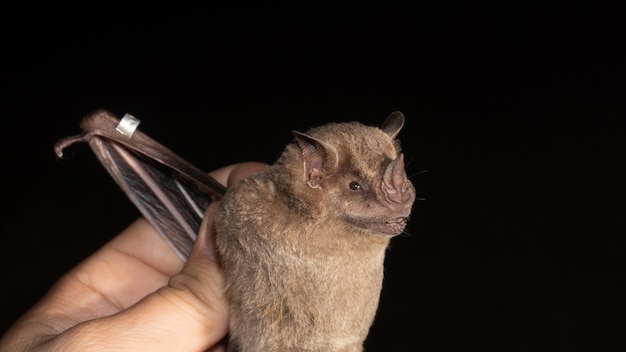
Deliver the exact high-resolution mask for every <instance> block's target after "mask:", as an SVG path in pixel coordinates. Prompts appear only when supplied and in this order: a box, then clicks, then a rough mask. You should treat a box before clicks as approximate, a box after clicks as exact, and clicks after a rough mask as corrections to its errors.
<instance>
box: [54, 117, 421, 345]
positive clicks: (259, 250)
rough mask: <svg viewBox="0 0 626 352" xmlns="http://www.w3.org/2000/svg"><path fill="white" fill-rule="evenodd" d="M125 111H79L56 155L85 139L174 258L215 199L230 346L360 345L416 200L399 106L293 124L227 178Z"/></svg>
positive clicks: (188, 244)
mask: <svg viewBox="0 0 626 352" xmlns="http://www.w3.org/2000/svg"><path fill="white" fill-rule="evenodd" d="M124 119H127V120H126V123H124V122H123V121H124ZM124 119H122V120H120V121H118V120H117V119H116V118H115V117H114V116H113V115H111V114H110V113H109V112H107V111H105V110H100V111H96V112H94V113H92V114H90V115H88V116H86V117H85V118H84V119H83V122H82V123H81V127H82V129H83V133H82V134H80V135H78V136H74V137H68V138H65V139H62V140H60V141H59V142H58V143H57V144H56V146H55V149H56V151H57V155H58V156H62V150H63V148H65V147H67V146H68V145H70V144H72V143H74V142H77V141H87V142H89V144H90V146H91V148H92V149H93V150H94V151H95V153H96V155H98V157H99V159H100V161H101V162H102V163H103V164H104V165H105V167H106V169H107V170H108V171H109V173H111V175H112V176H113V178H114V179H115V180H116V182H117V183H118V184H119V185H120V187H121V188H122V190H124V192H125V193H126V194H127V195H128V196H129V198H130V199H131V200H132V201H133V203H134V204H135V205H136V206H137V207H138V208H139V210H140V211H141V212H142V214H144V215H145V216H146V217H147V218H148V220H149V221H150V222H151V223H152V224H153V225H154V226H155V227H156V228H157V230H159V233H161V234H162V235H163V236H164V237H165V238H166V239H167V240H168V241H169V242H170V243H171V244H172V247H173V248H174V249H175V250H176V252H177V253H178V254H179V255H180V256H181V258H185V257H186V256H187V255H188V254H189V252H190V250H191V246H192V245H193V241H194V239H195V235H196V234H195V232H197V230H198V228H199V224H200V222H201V220H202V216H203V210H204V209H206V207H207V206H208V204H209V203H210V202H212V201H220V204H219V206H218V210H217V213H216V215H215V224H216V229H217V231H216V232H217V238H216V243H217V255H218V258H217V259H218V260H220V261H221V264H222V268H223V270H224V275H225V279H226V294H227V297H228V299H229V301H230V307H231V308H230V309H231V312H230V315H231V319H230V331H229V342H228V350H229V351H231V352H235V351H239V352H250V351H362V350H363V344H364V341H365V339H366V337H367V334H368V331H369V329H370V327H371V324H372V323H373V320H374V317H375V315H376V310H377V308H378V301H379V296H380V292H381V289H382V279H383V266H384V258H385V254H386V252H387V249H388V245H389V243H390V240H391V238H393V237H395V236H397V235H399V234H401V233H403V232H404V231H405V227H406V225H407V222H408V218H409V216H410V214H411V210H412V207H413V202H414V200H415V188H414V187H413V185H412V183H411V182H410V181H409V179H408V177H407V175H406V172H405V167H404V157H403V153H402V151H401V147H400V143H399V140H398V139H396V137H397V135H398V134H399V132H400V130H401V129H402V127H403V125H404V121H405V118H404V115H403V114H402V113H401V112H392V113H391V114H390V115H389V116H388V117H387V119H386V120H385V121H384V122H383V124H382V125H381V127H380V128H378V127H373V126H367V125H364V124H362V123H359V122H356V121H353V122H345V123H328V124H325V125H322V126H318V127H314V128H311V129H309V130H308V131H306V132H304V133H301V132H297V131H293V136H294V141H293V142H292V143H289V144H288V145H287V146H285V148H284V150H283V152H282V153H281V154H280V156H279V157H278V158H277V160H276V161H275V163H274V164H272V165H271V166H270V167H269V168H268V169H267V171H266V172H264V173H259V174H255V175H252V176H249V177H247V178H244V179H242V180H240V181H238V182H237V183H235V184H234V185H232V186H230V187H229V188H228V189H225V188H224V187H223V186H221V185H220V184H219V183H217V182H216V181H215V180H214V179H212V178H210V177H209V176H207V175H206V173H204V172H202V171H201V170H200V169H198V168H196V167H195V166H193V165H191V164H190V163H188V162H186V161H185V160H183V159H182V158H181V157H179V156H178V155H176V154H174V153H173V152H171V151H170V150H169V149H167V148H165V147H163V146H161V145H160V144H158V143H157V142H155V141H154V140H152V139H151V138H149V137H147V136H146V135H144V134H143V133H141V132H140V131H135V127H136V124H137V121H134V120H133V119H132V117H128V116H126V117H125V118H124ZM125 124H126V125H129V126H130V128H129V131H127V130H126V128H125V127H124V125H125ZM120 125H122V126H121V127H120ZM119 131H123V132H119ZM194 231H195V232H194Z"/></svg>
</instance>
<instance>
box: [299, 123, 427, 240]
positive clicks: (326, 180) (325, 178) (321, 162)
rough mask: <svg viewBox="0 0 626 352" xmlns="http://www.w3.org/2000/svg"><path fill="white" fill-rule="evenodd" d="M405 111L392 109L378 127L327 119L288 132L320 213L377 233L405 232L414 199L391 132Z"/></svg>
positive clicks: (305, 185) (395, 131)
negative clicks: (333, 121)
mask: <svg viewBox="0 0 626 352" xmlns="http://www.w3.org/2000/svg"><path fill="white" fill-rule="evenodd" d="M403 125H404V115H403V114H402V113H400V112H393V113H391V114H390V115H389V116H388V117H387V119H386V120H385V122H384V123H383V124H382V126H381V127H380V128H378V127H372V126H366V125H364V124H361V123H359V122H347V123H330V124H326V125H322V126H319V127H316V128H313V129H310V130H308V131H307V132H306V133H300V132H297V131H293V134H294V136H295V139H296V142H297V146H298V148H299V151H300V153H299V154H300V158H301V162H302V164H301V165H302V177H303V178H302V181H303V182H302V184H301V185H300V186H301V187H302V188H303V189H305V190H306V189H307V188H308V190H306V193H307V194H308V195H309V197H310V199H311V202H314V203H316V204H318V205H319V206H320V207H322V208H323V209H321V210H320V211H322V213H323V214H324V215H328V216H330V217H331V218H337V219H339V220H341V221H342V222H345V223H347V224H348V225H349V226H352V227H356V228H358V229H361V230H365V231H368V232H372V233H375V234H378V235H384V236H395V235H398V234H400V233H402V232H403V231H404V228H405V226H406V223H407V219H408V216H409V214H410V212H411V208H412V205H413V202H414V200H415V188H414V187H413V185H412V184H411V182H410V181H409V179H408V178H407V175H406V172H405V169H404V158H403V154H402V152H401V148H400V143H399V141H398V140H397V139H396V136H397V135H398V133H399V132H400V130H401V129H402V126H403Z"/></svg>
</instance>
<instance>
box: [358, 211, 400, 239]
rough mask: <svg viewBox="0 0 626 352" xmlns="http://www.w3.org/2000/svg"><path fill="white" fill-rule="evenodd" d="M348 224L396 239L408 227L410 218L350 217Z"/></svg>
mask: <svg viewBox="0 0 626 352" xmlns="http://www.w3.org/2000/svg"><path fill="white" fill-rule="evenodd" d="M346 220H347V221H348V223H350V224H352V225H354V226H356V227H359V228H361V229H364V230H369V231H371V232H374V233H375V234H376V235H379V236H385V237H394V236H397V235H399V234H401V233H402V232H403V231H404V228H405V227H406V224H407V221H408V218H407V217H405V216H401V217H397V218H393V219H386V220H385V219H371V218H359V217H348V218H347V219H346Z"/></svg>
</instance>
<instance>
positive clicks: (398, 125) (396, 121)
mask: <svg viewBox="0 0 626 352" xmlns="http://www.w3.org/2000/svg"><path fill="white" fill-rule="evenodd" d="M403 125H404V114H403V113H401V112H400V111H394V112H392V113H391V114H389V116H387V119H386V120H385V122H383V125H382V127H381V128H380V129H381V130H383V132H385V133H386V134H388V135H389V136H390V137H391V139H394V138H396V136H397V135H398V133H400V130H401V129H402V126H403Z"/></svg>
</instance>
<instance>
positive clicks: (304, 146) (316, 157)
mask: <svg viewBox="0 0 626 352" xmlns="http://www.w3.org/2000/svg"><path fill="white" fill-rule="evenodd" d="M292 133H293V135H294V137H295V138H296V142H298V146H299V147H300V151H301V152H302V159H303V161H304V181H305V182H306V184H308V185H309V186H311V187H312V188H319V187H320V184H321V180H322V178H323V177H324V176H325V175H326V174H328V173H330V172H332V171H333V170H334V169H335V168H336V167H337V164H338V163H339V156H338V154H337V149H336V148H335V147H334V146H333V145H332V144H330V143H326V142H324V141H322V140H319V139H316V138H313V137H311V136H308V135H306V134H304V133H300V132H298V131H292Z"/></svg>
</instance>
